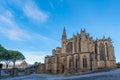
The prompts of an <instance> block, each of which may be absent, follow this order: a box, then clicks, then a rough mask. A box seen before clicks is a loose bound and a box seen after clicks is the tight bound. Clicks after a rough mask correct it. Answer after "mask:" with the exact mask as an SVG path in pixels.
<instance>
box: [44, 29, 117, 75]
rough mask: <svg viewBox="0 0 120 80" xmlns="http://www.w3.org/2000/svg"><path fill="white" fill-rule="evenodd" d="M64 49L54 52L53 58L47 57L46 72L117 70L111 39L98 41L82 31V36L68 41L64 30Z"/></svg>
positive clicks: (59, 48) (66, 72) (70, 72)
mask: <svg viewBox="0 0 120 80" xmlns="http://www.w3.org/2000/svg"><path fill="white" fill-rule="evenodd" d="M61 40H62V47H57V48H56V49H53V50H52V56H46V57H45V71H46V72H50V73H61V74H72V73H80V72H85V71H94V70H98V69H104V68H115V67H116V58H115V54H114V47H113V44H112V41H111V38H110V37H109V38H105V37H103V39H96V40H93V38H92V37H91V36H90V35H89V34H88V33H86V31H85V30H81V32H80V34H79V33H77V34H76V35H73V37H72V38H70V39H67V35H66V30H65V28H64V30H63V34H62V39H61Z"/></svg>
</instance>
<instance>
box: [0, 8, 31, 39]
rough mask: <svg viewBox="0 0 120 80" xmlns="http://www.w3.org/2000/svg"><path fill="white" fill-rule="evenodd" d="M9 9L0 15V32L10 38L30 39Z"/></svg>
mask: <svg viewBox="0 0 120 80" xmlns="http://www.w3.org/2000/svg"><path fill="white" fill-rule="evenodd" d="M13 17H14V16H13V15H12V13H11V12H10V11H8V10H7V11H6V12H5V14H4V15H0V32H1V33H2V34H4V35H5V36H7V37H8V38H9V39H10V40H23V38H26V39H30V36H29V35H28V33H27V31H25V30H22V29H21V28H20V27H19V26H18V25H17V24H16V23H15V21H14V19H13Z"/></svg>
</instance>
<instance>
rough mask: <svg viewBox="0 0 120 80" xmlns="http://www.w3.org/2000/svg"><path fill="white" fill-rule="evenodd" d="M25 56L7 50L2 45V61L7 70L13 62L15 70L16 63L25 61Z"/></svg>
mask: <svg viewBox="0 0 120 80" xmlns="http://www.w3.org/2000/svg"><path fill="white" fill-rule="evenodd" d="M24 59H25V57H24V55H23V54H22V53H21V52H19V51H14V50H7V49H5V48H4V47H3V46H2V45H0V61H3V62H5V63H6V68H8V65H9V63H10V62H13V68H15V62H16V61H21V60H24Z"/></svg>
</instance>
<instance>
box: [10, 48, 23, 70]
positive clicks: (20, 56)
mask: <svg viewBox="0 0 120 80" xmlns="http://www.w3.org/2000/svg"><path fill="white" fill-rule="evenodd" d="M8 52H9V53H10V55H11V61H12V62H13V68H15V63H16V61H21V60H24V59H25V57H24V55H23V54H22V53H21V52H19V51H13V50H9V51H8Z"/></svg>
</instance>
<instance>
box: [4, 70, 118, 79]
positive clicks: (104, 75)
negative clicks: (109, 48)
mask: <svg viewBox="0 0 120 80" xmlns="http://www.w3.org/2000/svg"><path fill="white" fill-rule="evenodd" d="M3 80H120V69H116V70H112V71H109V72H97V73H91V74H85V75H74V76H63V75H48V74H32V75H28V76H21V77H15V78H7V79H3Z"/></svg>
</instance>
